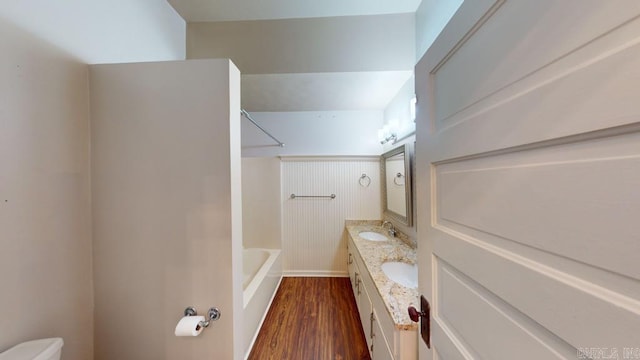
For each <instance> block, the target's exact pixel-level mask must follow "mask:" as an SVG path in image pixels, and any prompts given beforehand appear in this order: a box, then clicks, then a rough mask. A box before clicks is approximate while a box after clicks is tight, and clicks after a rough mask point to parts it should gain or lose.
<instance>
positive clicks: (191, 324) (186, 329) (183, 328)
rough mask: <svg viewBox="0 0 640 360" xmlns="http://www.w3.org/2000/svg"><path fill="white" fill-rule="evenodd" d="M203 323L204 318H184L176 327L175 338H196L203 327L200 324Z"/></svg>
mask: <svg viewBox="0 0 640 360" xmlns="http://www.w3.org/2000/svg"><path fill="white" fill-rule="evenodd" d="M201 321H204V316H185V317H183V318H182V319H180V321H178V325H176V331H175V334H176V336H198V335H200V333H201V332H202V329H203V327H202V326H201V325H200V322H201Z"/></svg>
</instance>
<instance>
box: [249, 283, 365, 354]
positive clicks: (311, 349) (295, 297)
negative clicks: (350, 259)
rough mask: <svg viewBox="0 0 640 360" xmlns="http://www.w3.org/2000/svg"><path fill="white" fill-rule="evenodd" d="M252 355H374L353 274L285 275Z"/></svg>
mask: <svg viewBox="0 0 640 360" xmlns="http://www.w3.org/2000/svg"><path fill="white" fill-rule="evenodd" d="M249 359H250V360H262V359H277V360H349V359H358V360H360V359H371V357H370V356H369V352H368V351H367V344H366V341H365V338H364V333H363V331H362V327H361V326H360V316H359V315H358V309H357V306H356V302H355V298H354V297H353V293H352V292H351V284H350V283H349V278H307V277H304V278H283V279H282V283H281V284H280V288H279V289H278V292H277V293H276V296H275V298H274V300H273V304H272V305H271V308H270V309H269V312H268V313H267V316H266V318H265V321H264V324H263V325H262V328H261V329H260V333H259V334H258V337H257V339H256V342H255V344H254V346H253V349H252V350H251V354H250V355H249Z"/></svg>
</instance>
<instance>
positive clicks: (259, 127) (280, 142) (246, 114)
mask: <svg viewBox="0 0 640 360" xmlns="http://www.w3.org/2000/svg"><path fill="white" fill-rule="evenodd" d="M240 113H241V114H242V115H244V117H245V118H247V120H249V121H251V122H252V123H253V125H255V126H256V127H257V128H258V129H260V130H262V132H263V133H265V134H267V135H269V137H270V138H272V139H273V140H274V141H275V142H277V143H278V146H280V147H284V143H283V142H282V141H280V140H278V139H276V138H275V137H274V136H273V135H271V134H269V132H268V131H267V130H265V129H264V128H263V127H262V126H260V125H258V123H257V122H256V121H255V120H253V119H252V118H251V115H249V113H248V112H247V110H245V109H240Z"/></svg>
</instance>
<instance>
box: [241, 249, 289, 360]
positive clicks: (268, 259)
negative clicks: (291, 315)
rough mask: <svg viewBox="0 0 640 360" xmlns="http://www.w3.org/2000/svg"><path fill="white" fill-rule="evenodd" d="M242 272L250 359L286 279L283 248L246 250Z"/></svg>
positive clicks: (247, 350)
mask: <svg viewBox="0 0 640 360" xmlns="http://www.w3.org/2000/svg"><path fill="white" fill-rule="evenodd" d="M242 272H243V281H242V287H243V289H244V290H243V293H242V297H243V300H244V307H243V308H244V313H243V315H244V345H245V358H246V357H247V356H248V355H249V352H250V351H251V346H253V342H254V341H255V339H256V336H257V335H258V331H259V330H260V326H261V325H262V322H263V321H264V318H265V316H266V315H267V311H268V310H269V306H270V305H271V301H272V300H273V296H274V295H275V293H276V290H277V289H278V286H279V285H280V280H281V279H282V260H281V259H280V250H277V249H244V250H243V253H242Z"/></svg>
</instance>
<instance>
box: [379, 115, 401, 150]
mask: <svg viewBox="0 0 640 360" xmlns="http://www.w3.org/2000/svg"><path fill="white" fill-rule="evenodd" d="M399 128H400V120H398V119H392V120H391V121H389V123H387V124H386V125H385V126H383V127H382V129H380V130H378V140H380V144H382V145H384V144H386V143H388V142H389V141H395V140H396V139H398V129H399Z"/></svg>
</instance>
